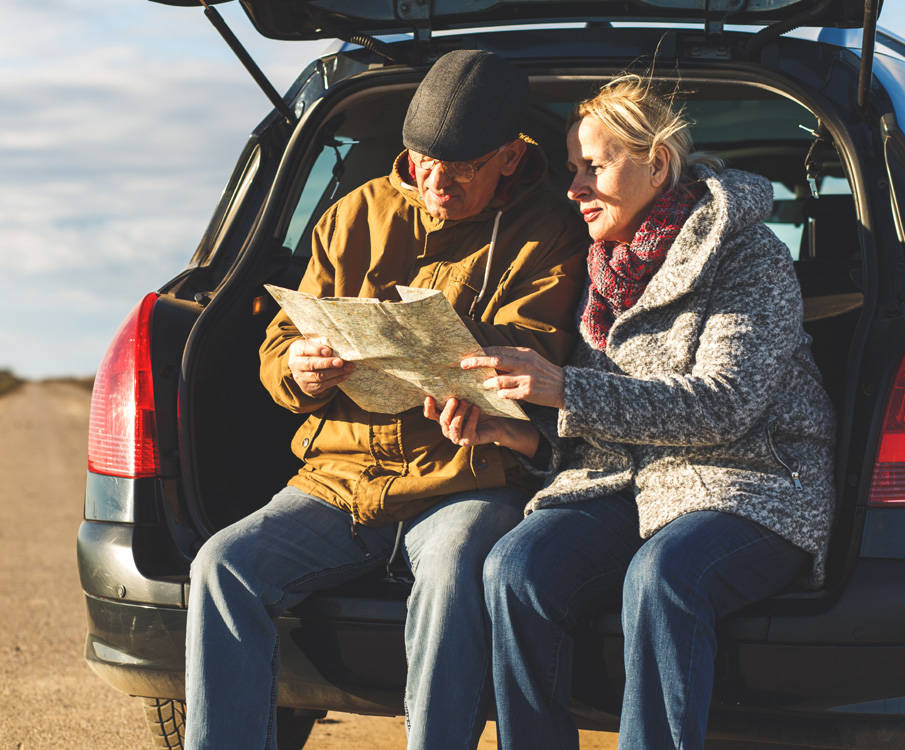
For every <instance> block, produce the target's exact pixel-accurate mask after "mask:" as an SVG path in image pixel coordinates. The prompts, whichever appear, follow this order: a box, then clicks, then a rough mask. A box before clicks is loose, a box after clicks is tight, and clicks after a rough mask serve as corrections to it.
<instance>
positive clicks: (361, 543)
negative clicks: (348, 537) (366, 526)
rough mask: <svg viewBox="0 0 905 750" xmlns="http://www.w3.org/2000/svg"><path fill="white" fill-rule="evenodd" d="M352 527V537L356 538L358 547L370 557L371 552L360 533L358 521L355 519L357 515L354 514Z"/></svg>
mask: <svg viewBox="0 0 905 750" xmlns="http://www.w3.org/2000/svg"><path fill="white" fill-rule="evenodd" d="M350 526H351V529H352V539H354V540H355V544H357V545H358V548H359V549H360V550H361V551H362V554H364V556H365V557H370V556H371V553H370V551H369V550H368V548H367V545H365V543H364V540H363V539H362V538H361V537H360V536H359V534H358V521H356V520H355V516H352V523H351V524H350Z"/></svg>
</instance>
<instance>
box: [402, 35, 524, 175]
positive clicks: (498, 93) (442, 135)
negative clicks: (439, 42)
mask: <svg viewBox="0 0 905 750" xmlns="http://www.w3.org/2000/svg"><path fill="white" fill-rule="evenodd" d="M527 103H528V77H527V76H526V75H525V73H524V72H522V71H521V70H519V69H518V68H517V67H515V66H514V65H513V64H512V63H510V62H508V61H506V60H504V59H503V58H502V57H499V56H498V55H495V54H493V53H492V52H486V51H483V50H455V51H453V52H448V53H446V54H445V55H443V57H441V58H440V59H439V60H437V62H435V63H434V64H433V66H431V69H430V70H429V71H428V72H427V75H426V76H424V80H423V81H421V84H420V85H419V86H418V89H417V90H416V91H415V95H414V96H413V97H412V101H411V103H410V104H409V108H408V112H407V113H406V115H405V123H404V124H403V126H402V142H403V143H404V144H405V147H406V148H410V149H412V150H413V151H416V152H418V153H419V154H425V155H426V156H430V157H433V158H434V159H440V160H442V161H468V160H470V159H477V158H478V157H479V156H483V155H484V154H487V153H490V152H491V151H493V150H494V149H495V148H499V147H500V146H502V145H503V144H504V143H508V142H509V141H511V140H513V139H514V138H516V137H517V136H518V134H519V130H520V128H521V125H522V116H523V114H524V111H525V108H526V106H527Z"/></svg>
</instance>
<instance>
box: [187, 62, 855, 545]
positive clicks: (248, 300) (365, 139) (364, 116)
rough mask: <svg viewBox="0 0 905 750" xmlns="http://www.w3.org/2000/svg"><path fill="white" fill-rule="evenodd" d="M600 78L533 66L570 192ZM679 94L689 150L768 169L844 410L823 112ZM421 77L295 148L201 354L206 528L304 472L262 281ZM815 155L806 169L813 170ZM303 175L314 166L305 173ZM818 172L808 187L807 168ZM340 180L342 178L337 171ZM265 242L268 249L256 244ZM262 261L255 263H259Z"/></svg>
mask: <svg viewBox="0 0 905 750" xmlns="http://www.w3.org/2000/svg"><path fill="white" fill-rule="evenodd" d="M602 80H603V79H601V78H599V77H598V78H595V77H592V76H590V75H574V76H553V75H548V76H536V77H534V78H533V79H532V90H533V101H534V105H533V108H532V111H531V116H530V121H529V122H528V123H527V127H526V128H525V130H526V132H527V133H528V134H529V135H530V136H531V137H532V138H534V139H535V140H536V141H537V142H538V143H539V144H540V145H541V146H542V148H543V149H544V151H545V152H546V154H547V157H548V160H549V164H550V175H551V179H552V180H553V182H554V183H555V185H556V187H557V189H558V190H559V192H560V193H561V194H562V195H563V196H564V195H565V190H566V186H567V185H568V183H569V180H570V177H569V173H568V171H567V169H566V158H565V148H564V127H565V120H566V117H567V116H568V113H569V111H570V109H571V107H572V105H573V104H574V103H575V102H576V101H578V100H580V99H582V98H585V97H587V96H589V95H591V94H593V93H594V91H595V89H596V88H597V87H598V86H599V85H600V84H601V82H602ZM662 85H663V87H664V90H665V91H666V93H668V94H675V96H676V97H677V100H678V101H680V102H682V103H684V105H685V107H686V111H687V113H688V115H689V117H690V119H691V120H692V122H693V137H694V141H695V146H696V148H697V149H698V150H700V151H706V152H709V153H710V154H714V155H716V156H719V157H722V158H723V159H724V160H725V162H726V164H727V166H729V167H733V168H738V169H744V170H749V171H752V172H756V173H759V174H762V175H764V176H766V177H768V178H769V179H770V180H771V182H772V183H773V186H774V192H775V203H774V208H773V213H772V215H771V216H770V218H769V219H768V223H769V225H770V226H771V227H772V228H773V229H774V230H775V231H776V232H777V234H778V235H779V237H780V238H781V239H782V240H783V241H784V242H785V243H786V244H787V246H788V247H789V252H790V253H791V255H792V257H793V259H794V260H795V266H796V269H797V272H798V276H799V280H800V282H801V286H802V292H803V296H804V299H805V328H806V329H807V331H808V332H809V333H810V335H811V336H812V337H813V339H814V343H813V348H814V354H815V357H816V360H817V363H818V365H819V367H820V369H821V370H822V372H823V376H824V379H825V384H826V387H827V390H828V391H829V393H830V395H831V397H832V399H833V401H834V403H835V404H836V407H837V409H840V408H841V407H842V404H843V401H844V398H843V395H844V390H845V366H846V357H845V356H844V353H845V352H847V351H848V349H849V344H850V342H851V340H852V337H853V335H854V331H855V326H856V323H857V321H858V318H859V315H860V311H861V308H862V303H863V297H862V294H861V283H860V273H861V251H860V248H859V240H858V222H857V219H856V215H855V208H854V202H853V198H852V195H851V189H850V186H849V181H848V180H847V179H846V175H845V174H844V171H843V167H842V164H841V162H840V159H839V156H838V154H837V153H836V150H835V149H834V147H833V145H832V143H830V142H829V140H824V141H823V142H821V143H818V144H817V145H816V146H814V141H815V130H816V129H817V123H818V120H817V117H815V113H813V112H811V111H809V110H808V109H807V108H806V107H804V106H803V105H802V104H800V103H799V102H797V101H795V100H793V99H792V98H789V97H787V96H783V95H781V94H778V93H776V92H775V90H774V89H768V88H767V87H765V86H758V85H754V84H741V83H720V82H718V81H713V80H710V81H707V80H704V79H703V78H702V79H698V78H694V77H690V78H685V79H683V81H682V83H681V85H680V86H676V84H675V83H674V82H673V81H670V80H665V81H663V82H662ZM413 89H414V85H413V84H394V85H390V86H387V87H385V88H379V89H378V88H371V89H368V90H367V91H360V92H359V93H356V94H353V95H351V96H349V97H347V98H346V99H344V100H343V102H342V103H340V104H338V105H337V106H336V107H335V109H334V110H332V111H331V112H330V113H329V116H328V117H326V118H325V119H324V120H323V123H324V124H323V126H322V128H321V134H320V135H319V137H318V138H317V139H308V143H314V142H315V140H316V142H317V143H318V144H320V145H315V146H313V148H315V150H318V151H319V153H318V154H317V156H316V157H315V155H314V154H312V153H311V152H310V151H309V152H308V153H307V154H299V155H298V163H300V164H303V165H305V168H304V169H302V168H299V170H298V171H299V174H298V177H297V180H296V184H295V187H294V188H293V191H292V195H290V196H289V198H288V202H287V208H286V210H285V212H284V216H283V218H282V220H281V225H282V226H283V229H282V230H281V231H280V232H279V234H280V236H281V237H282V242H279V241H277V242H275V243H274V245H273V246H272V247H270V248H269V249H268V250H267V251H268V252H270V253H271V255H272V260H273V263H271V264H270V266H269V268H270V269H271V270H270V271H269V272H268V274H267V276H266V278H261V277H258V278H254V279H249V280H248V283H247V284H246V285H245V287H246V289H247V291H246V292H244V293H243V294H242V295H240V296H238V297H235V298H234V299H235V300H236V301H235V302H234V303H233V304H232V305H231V306H230V309H229V310H227V311H226V314H225V317H222V316H223V312H222V311H221V318H220V319H219V321H218V324H217V325H216V326H215V327H210V326H209V327H208V330H207V332H206V335H205V337H204V340H203V343H202V344H199V346H201V347H202V348H201V350H200V351H194V352H193V354H192V356H193V358H194V359H195V361H196V362H197V366H196V368H195V370H194V372H195V373H196V374H195V375H194V376H193V382H192V383H191V384H190V387H191V390H192V399H191V404H192V413H191V414H190V415H185V414H183V415H181V417H182V418H183V419H185V418H188V419H190V420H191V424H192V443H193V455H194V465H193V467H191V469H190V470H191V471H192V472H193V474H194V476H193V479H194V486H195V488H196V493H194V494H196V500H197V502H198V504H199V505H200V506H201V507H200V510H201V511H202V513H201V517H203V518H204V520H205V522H206V525H207V526H208V528H207V532H210V531H213V530H216V529H218V528H222V527H223V526H225V525H227V524H229V523H231V522H233V521H235V520H236V519H238V518H240V517H242V516H244V515H246V514H247V513H249V512H250V511H252V510H254V509H256V508H258V507H260V506H262V505H263V504H264V503H266V502H267V501H268V500H269V498H270V497H271V496H272V495H273V494H274V493H275V492H276V491H277V490H279V489H280V488H281V487H282V486H284V485H285V483H286V481H287V480H288V479H289V477H290V476H292V475H293V474H294V473H295V472H296V471H297V469H298V461H297V459H296V458H295V457H294V456H293V455H292V454H291V452H290V450H289V445H290V439H291V437H292V434H293V433H294V431H295V429H296V428H297V427H298V425H299V424H300V420H301V419H302V417H300V416H297V415H292V414H289V413H288V412H286V411H285V410H283V409H281V408H280V407H278V406H277V405H276V404H274V403H273V401H272V400H271V398H270V396H269V395H268V394H267V393H266V391H265V390H264V389H263V387H262V386H261V385H260V382H259V380H258V357H257V350H258V346H259V345H260V343H261V341H262V339H263V335H264V329H265V328H266V326H267V324H268V322H269V321H270V319H271V318H272V316H273V315H274V314H275V312H276V305H275V303H274V302H273V300H272V299H271V298H270V297H269V295H268V294H267V293H266V292H265V291H264V290H263V288H262V284H263V283H265V282H267V283H273V284H278V285H282V286H288V287H295V286H296V285H297V284H298V282H299V280H300V278H301V275H302V273H303V272H304V267H305V262H306V259H307V255H308V252H309V250H308V246H309V243H310V235H311V229H312V227H313V224H314V222H315V221H316V219H317V217H319V216H320V214H321V213H322V212H323V211H324V209H325V208H326V207H327V206H328V205H330V204H331V203H332V202H333V201H335V200H336V199H338V198H339V197H341V196H342V195H343V194H345V193H346V192H348V191H349V190H351V189H353V188H354V187H356V186H357V185H360V184H361V183H362V182H364V181H365V180H367V179H370V178H372V177H376V176H380V175H382V174H385V173H386V172H387V171H388V169H389V167H390V165H391V164H392V161H393V159H394V157H395V156H396V154H397V153H398V152H399V151H400V150H401V148H402V147H401V142H400V133H401V128H402V120H403V117H404V114H405V110H406V107H407V104H408V101H409V99H410V97H411V94H412V92H413ZM806 161H809V164H810V168H809V169H808V168H806ZM305 172H307V174H305ZM809 173H810V175H811V176H812V177H813V178H814V186H815V188H816V190H815V191H812V188H811V185H810V184H809V180H808V176H809ZM337 176H338V177H339V179H338V180H337V179H336V178H337ZM258 250H259V251H264V248H258ZM258 267H261V266H258Z"/></svg>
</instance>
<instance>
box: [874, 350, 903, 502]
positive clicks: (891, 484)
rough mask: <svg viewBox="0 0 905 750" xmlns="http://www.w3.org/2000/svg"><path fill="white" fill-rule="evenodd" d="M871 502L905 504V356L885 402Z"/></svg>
mask: <svg viewBox="0 0 905 750" xmlns="http://www.w3.org/2000/svg"><path fill="white" fill-rule="evenodd" d="M868 502H869V504H870V505H881V506H890V505H905V359H903V360H902V363H901V364H900V365H899V371H898V372H897V373H896V379H895V381H894V382H893V384H892V391H891V392H890V394H889V402H888V403H887V405H886V416H885V417H884V418H883V432H882V433H881V435H880V448H879V450H878V451H877V460H876V463H874V477H873V481H872V483H871V488H870V500H869V501H868Z"/></svg>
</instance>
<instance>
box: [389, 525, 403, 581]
mask: <svg viewBox="0 0 905 750" xmlns="http://www.w3.org/2000/svg"><path fill="white" fill-rule="evenodd" d="M401 542H402V521H400V522H399V523H398V524H396V541H395V542H393V551H392V552H391V553H390V557H389V559H388V560H387V578H389V579H391V580H394V579H395V578H396V576H395V575H393V571H392V567H393V562H394V561H395V560H396V555H398V554H399V547H400V546H401Z"/></svg>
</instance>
